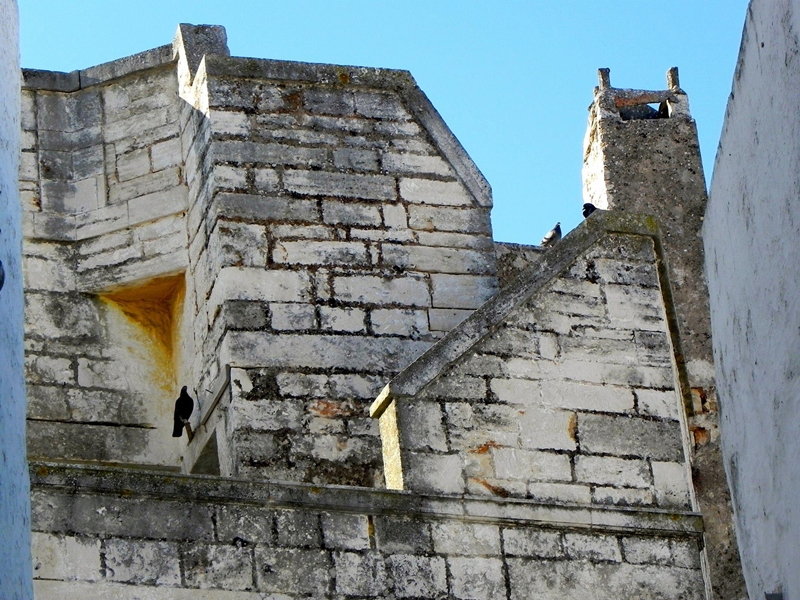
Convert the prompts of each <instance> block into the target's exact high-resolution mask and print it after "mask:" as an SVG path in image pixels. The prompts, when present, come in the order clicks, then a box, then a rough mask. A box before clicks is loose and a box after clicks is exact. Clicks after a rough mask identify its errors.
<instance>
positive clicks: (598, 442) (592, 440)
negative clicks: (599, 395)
mask: <svg viewBox="0 0 800 600" xmlns="http://www.w3.org/2000/svg"><path fill="white" fill-rule="evenodd" d="M578 430H579V432H580V439H581V451H582V452H588V453H592V454H615V455H617V456H639V457H642V458H652V459H655V460H662V461H682V460H683V442H682V439H681V430H680V424H679V423H678V422H677V421H650V420H647V419H641V418H637V417H633V416H631V415H628V416H619V417H616V416H610V415H594V414H588V415H587V414H581V415H580V416H579V417H578Z"/></svg>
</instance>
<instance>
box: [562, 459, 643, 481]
mask: <svg viewBox="0 0 800 600" xmlns="http://www.w3.org/2000/svg"><path fill="white" fill-rule="evenodd" d="M575 478H576V479H577V480H578V481H579V482H582V483H595V484H599V485H609V486H615V487H634V488H649V487H650V470H649V469H648V466H647V462H646V461H644V460H637V459H624V458H614V457H612V456H576V457H575Z"/></svg>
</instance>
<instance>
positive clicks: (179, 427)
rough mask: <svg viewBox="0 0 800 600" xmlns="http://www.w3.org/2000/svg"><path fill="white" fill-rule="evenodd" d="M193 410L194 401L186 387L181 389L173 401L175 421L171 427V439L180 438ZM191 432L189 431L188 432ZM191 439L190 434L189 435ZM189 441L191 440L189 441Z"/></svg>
mask: <svg viewBox="0 0 800 600" xmlns="http://www.w3.org/2000/svg"><path fill="white" fill-rule="evenodd" d="M193 410H194V399H193V398H192V397H191V396H190V395H189V393H188V392H187V391H186V386H183V387H182V388H181V395H180V396H179V397H178V399H177V400H175V421H174V422H173V425H172V437H181V434H182V433H183V427H184V425H188V424H189V417H191V416H192V411H193ZM189 431H190V432H191V429H190V430H189ZM189 437H190V438H191V437H192V436H191V433H189ZM190 441H191V440H190Z"/></svg>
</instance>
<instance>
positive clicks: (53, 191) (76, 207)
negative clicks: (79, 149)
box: [42, 177, 105, 214]
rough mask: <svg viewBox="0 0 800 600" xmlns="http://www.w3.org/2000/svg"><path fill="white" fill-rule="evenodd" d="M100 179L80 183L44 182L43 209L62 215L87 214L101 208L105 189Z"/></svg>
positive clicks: (85, 180) (93, 178) (89, 179)
mask: <svg viewBox="0 0 800 600" xmlns="http://www.w3.org/2000/svg"><path fill="white" fill-rule="evenodd" d="M99 179H100V178H98V177H89V178H87V179H81V180H79V181H43V182H42V208H43V209H44V210H48V211H52V212H60V213H73V214H74V213H85V212H87V211H91V210H95V209H97V208H100V206H102V204H103V198H102V196H103V194H104V192H105V189H104V187H103V183H102V182H101V181H99Z"/></svg>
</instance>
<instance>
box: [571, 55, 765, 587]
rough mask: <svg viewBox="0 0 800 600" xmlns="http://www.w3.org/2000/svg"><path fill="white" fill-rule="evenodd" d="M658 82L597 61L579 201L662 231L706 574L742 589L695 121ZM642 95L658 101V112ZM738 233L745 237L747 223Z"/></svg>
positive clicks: (670, 80)
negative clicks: (613, 76)
mask: <svg viewBox="0 0 800 600" xmlns="http://www.w3.org/2000/svg"><path fill="white" fill-rule="evenodd" d="M667 86H668V89H667V90H663V91H648V90H621V89H617V88H613V87H611V84H610V80H609V73H608V71H607V70H606V71H604V72H601V82H600V86H599V87H598V88H595V98H594V102H593V103H592V105H591V107H590V109H589V124H588V127H587V131H586V138H585V141H584V164H583V183H584V186H583V187H584V194H583V196H584V202H591V203H593V204H594V205H595V206H597V207H598V208H601V209H606V210H611V211H618V212H633V213H641V214H650V215H654V216H655V217H656V218H657V220H658V223H659V227H660V228H661V230H662V232H663V238H662V239H663V244H664V254H665V257H666V267H667V269H668V271H669V280H670V290H669V295H670V298H669V302H670V304H672V305H673V306H674V311H675V315H676V318H677V334H678V335H677V336H675V337H673V339H672V344H673V345H674V346H675V349H676V358H677V365H678V369H679V370H680V371H681V372H682V373H683V374H684V377H685V379H686V382H687V383H686V389H683V390H681V393H682V395H683V402H684V405H685V406H686V411H687V418H688V426H689V431H690V435H691V442H692V457H691V460H692V463H693V471H694V473H695V482H696V485H695V494H696V496H697V500H698V502H699V505H700V508H701V510H702V511H703V513H704V514H705V515H706V517H707V518H706V527H707V531H708V539H707V541H708V545H709V550H708V554H709V558H710V566H711V568H710V571H711V582H712V584H713V586H714V590H715V591H714V593H715V595H716V596H717V597H718V598H726V599H727V598H742V597H744V595H745V590H744V585H743V581H742V578H741V575H740V573H741V564H740V561H739V559H738V557H737V553H736V542H735V532H734V525H733V511H732V508H731V503H730V494H729V492H728V489H727V486H726V485H725V475H724V471H723V465H722V463H721V461H719V460H717V457H719V456H720V448H719V446H720V443H721V442H720V439H719V437H720V436H719V415H720V412H719V411H718V408H717V391H716V382H715V379H714V364H713V355H712V339H711V315H710V310H709V296H708V288H707V278H706V269H705V258H704V248H703V240H702V237H701V230H702V228H703V219H704V213H705V211H706V203H707V194H706V185H705V178H704V176H703V166H702V162H701V159H700V150H699V143H698V139H697V128H696V125H695V122H694V119H693V118H692V116H691V113H690V111H689V101H688V97H687V96H686V93H685V92H684V91H683V90H682V89H681V88H680V83H679V81H678V71H677V69H674V70H670V72H669V73H668V74H667ZM648 104H658V105H659V111H657V112H654V111H653V110H652V109H649V108H647V105H648ZM643 108H645V109H646V110H643ZM724 227H725V225H724V224H721V225H720V227H719V228H717V229H716V231H718V232H722V231H725V232H726V233H725V234H724V235H729V231H731V230H728V229H725V228H724ZM706 229H708V228H706ZM747 235H748V236H751V237H750V239H753V238H752V233H750V232H749V231H748V233H747ZM600 270H601V271H602V270H603V269H602V268H600ZM708 272H709V273H710V272H711V271H710V270H709V271H708ZM617 276H618V277H619V278H622V279H630V278H631V277H636V278H638V277H640V275H639V274H636V273H618V274H617Z"/></svg>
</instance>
